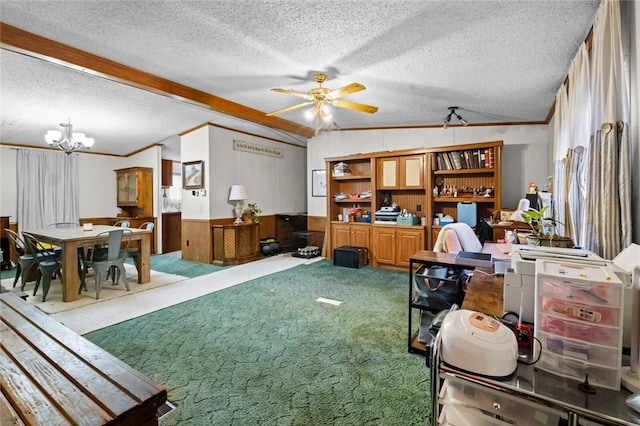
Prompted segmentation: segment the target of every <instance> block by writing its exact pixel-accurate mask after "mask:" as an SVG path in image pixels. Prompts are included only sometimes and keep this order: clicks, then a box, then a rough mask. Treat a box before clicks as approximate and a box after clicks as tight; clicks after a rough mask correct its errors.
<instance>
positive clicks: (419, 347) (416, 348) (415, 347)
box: [409, 331, 427, 355]
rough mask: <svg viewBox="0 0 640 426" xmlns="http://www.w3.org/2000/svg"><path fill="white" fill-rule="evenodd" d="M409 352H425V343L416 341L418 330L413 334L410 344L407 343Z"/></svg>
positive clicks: (424, 353)
mask: <svg viewBox="0 0 640 426" xmlns="http://www.w3.org/2000/svg"><path fill="white" fill-rule="evenodd" d="M409 352H413V353H418V354H423V355H426V354H427V345H426V344H425V343H421V342H419V341H418V332H417V331H416V333H415V334H414V335H413V338H412V339H411V344H410V345H409Z"/></svg>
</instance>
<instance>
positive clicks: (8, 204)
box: [0, 146, 162, 250]
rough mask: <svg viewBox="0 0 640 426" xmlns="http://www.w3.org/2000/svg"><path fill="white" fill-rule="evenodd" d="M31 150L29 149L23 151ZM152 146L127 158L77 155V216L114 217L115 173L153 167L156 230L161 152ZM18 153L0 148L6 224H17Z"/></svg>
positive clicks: (0, 209) (1, 211)
mask: <svg viewBox="0 0 640 426" xmlns="http://www.w3.org/2000/svg"><path fill="white" fill-rule="evenodd" d="M24 149H31V148H24ZM160 149H161V148H160V147H158V146H155V147H151V148H149V149H146V150H144V151H142V152H140V153H137V154H135V155H132V156H130V157H126V158H123V157H114V156H111V155H100V154H88V153H82V152H78V153H76V154H73V155H77V156H78V179H79V182H78V191H79V215H80V217H81V218H87V217H109V216H113V217H115V216H117V215H118V214H119V213H120V209H119V208H118V207H116V175H115V173H114V170H116V169H122V168H126V167H134V166H137V167H152V168H153V169H154V172H153V185H154V188H156V189H157V190H154V194H153V215H154V216H156V217H158V228H160V229H162V226H161V220H162V218H161V215H160V211H161V205H160V174H159V173H158V171H159V170H161V169H160V164H161V163H160V162H161V158H160V155H161V151H160ZM16 157H17V150H16V149H15V148H10V147H7V146H0V165H1V166H2V170H0V188H1V191H2V192H1V193H0V215H1V216H11V218H10V219H9V221H10V222H11V223H15V222H17V221H18V217H17V211H18V194H17V189H18V188H17V186H18V185H17V171H16ZM160 232H161V231H160V230H158V234H159V235H158V249H159V250H160V249H161V242H162V238H161V235H160Z"/></svg>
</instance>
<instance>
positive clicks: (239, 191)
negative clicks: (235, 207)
mask: <svg viewBox="0 0 640 426" xmlns="http://www.w3.org/2000/svg"><path fill="white" fill-rule="evenodd" d="M247 198H249V196H248V195H247V188H246V187H245V186H244V185H231V191H229V201H240V200H246V199H247Z"/></svg>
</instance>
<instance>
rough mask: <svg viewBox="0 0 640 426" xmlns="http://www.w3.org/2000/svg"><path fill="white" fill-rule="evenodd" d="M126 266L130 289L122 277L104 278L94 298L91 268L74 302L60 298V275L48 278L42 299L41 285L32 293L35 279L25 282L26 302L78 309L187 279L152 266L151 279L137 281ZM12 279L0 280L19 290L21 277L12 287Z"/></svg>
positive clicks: (49, 308) (44, 308)
mask: <svg viewBox="0 0 640 426" xmlns="http://www.w3.org/2000/svg"><path fill="white" fill-rule="evenodd" d="M125 270H126V271H127V283H128V284H129V290H127V289H126V288H125V285H124V283H123V282H122V280H121V281H120V282H119V283H118V285H112V284H111V281H105V282H104V284H103V285H102V290H101V291H100V299H96V292H95V283H94V279H93V274H92V273H91V271H90V273H89V275H88V276H87V279H86V281H87V289H88V290H87V291H83V292H82V293H80V294H79V295H78V297H79V298H78V300H74V301H73V302H63V301H62V284H61V283H60V280H59V279H54V280H53V281H51V286H50V287H49V293H48V294H47V300H46V301H45V302H43V301H42V284H41V285H40V288H38V292H37V293H36V295H35V296H33V289H34V288H35V282H29V283H27V284H26V286H25V288H24V292H25V293H27V294H28V297H27V303H29V304H31V305H33V306H35V307H36V308H38V309H40V310H41V311H43V312H45V313H47V314H56V313H59V312H65V311H69V310H73V309H78V308H81V307H84V306H89V305H94V304H98V303H104V302H106V301H109V300H112V299H116V298H120V297H125V296H131V295H132V294H136V293H140V292H142V291H148V290H151V289H155V288H158V287H162V286H165V285H168V284H173V283H177V282H180V281H184V280H187V279H188V278H187V277H183V276H180V275H174V274H167V273H163V272H158V271H154V270H151V282H149V283H145V284H139V283H138V271H136V268H135V266H133V265H129V264H125ZM13 280H14V279H13V278H7V279H4V280H2V282H1V283H2V287H4V289H5V290H8V291H19V289H20V281H19V280H18V283H17V285H16V287H15V288H14V287H12V286H13Z"/></svg>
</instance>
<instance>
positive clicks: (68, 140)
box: [44, 119, 94, 154]
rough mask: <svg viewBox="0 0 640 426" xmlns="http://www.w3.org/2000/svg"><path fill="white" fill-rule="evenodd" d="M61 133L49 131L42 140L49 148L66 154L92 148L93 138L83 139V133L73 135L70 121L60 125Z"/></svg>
mask: <svg viewBox="0 0 640 426" xmlns="http://www.w3.org/2000/svg"><path fill="white" fill-rule="evenodd" d="M60 127H62V129H63V130H62V131H60V130H49V131H47V133H45V135H44V140H45V141H47V144H48V145H49V146H51V147H57V148H60V149H61V150H63V151H64V152H65V153H67V154H71V153H72V152H75V151H78V150H79V149H84V148H87V149H89V148H91V147H92V146H93V142H94V141H93V138H87V137H85V134H84V133H77V132H76V133H74V132H73V124H71V119H69V121H68V122H67V123H60Z"/></svg>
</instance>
